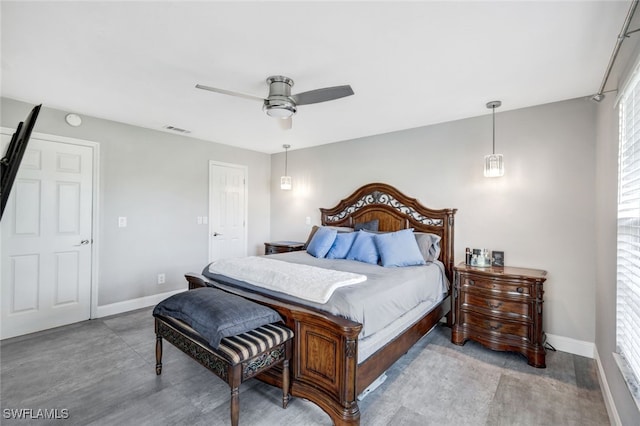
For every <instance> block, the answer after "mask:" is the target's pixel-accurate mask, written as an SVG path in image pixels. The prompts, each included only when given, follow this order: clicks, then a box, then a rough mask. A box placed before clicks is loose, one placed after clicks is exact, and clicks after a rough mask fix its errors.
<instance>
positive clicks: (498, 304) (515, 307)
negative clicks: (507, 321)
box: [460, 292, 534, 321]
mask: <svg viewBox="0 0 640 426" xmlns="http://www.w3.org/2000/svg"><path fill="white" fill-rule="evenodd" d="M460 298H461V302H462V308H463V309H470V310H480V311H482V312H485V313H487V314H497V315H501V316H503V317H512V318H518V319H522V320H525V321H531V320H532V318H533V317H532V314H533V309H534V308H533V304H532V303H528V302H519V301H514V300H506V299H500V298H497V297H490V296H483V295H477V294H473V293H470V292H464V293H462V294H461V295H460Z"/></svg>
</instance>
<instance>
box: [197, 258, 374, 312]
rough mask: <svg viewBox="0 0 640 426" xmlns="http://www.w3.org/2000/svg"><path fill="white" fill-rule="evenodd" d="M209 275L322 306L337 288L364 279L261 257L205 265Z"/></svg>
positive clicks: (350, 274) (340, 272) (360, 281)
mask: <svg viewBox="0 0 640 426" xmlns="http://www.w3.org/2000/svg"><path fill="white" fill-rule="evenodd" d="M209 272H211V273H213V274H221V275H226V276H227V277H230V278H234V279H236V280H240V281H244V282H247V283H249V284H253V285H257V286H260V287H263V288H267V289H269V290H273V291H278V292H282V293H286V294H289V295H291V296H295V297H298V298H300V299H304V300H308V301H311V302H316V303H326V302H327V301H328V300H329V298H330V297H331V295H332V294H333V292H334V290H335V289H337V288H339V287H344V286H347V285H352V284H358V283H362V282H364V281H366V280H367V277H366V275H362V274H355V273H352V272H344V271H336V270H332V269H324V268H318V267H316V266H310V265H302V264H296V263H289V262H283V261H281V260H275V259H270V258H267V257H265V256H250V257H242V258H237V259H221V260H218V261H215V262H213V263H212V264H210V265H209Z"/></svg>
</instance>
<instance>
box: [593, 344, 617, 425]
mask: <svg viewBox="0 0 640 426" xmlns="http://www.w3.org/2000/svg"><path fill="white" fill-rule="evenodd" d="M594 353H595V359H596V365H597V366H598V379H599V380H600V389H602V396H603V398H604V405H605V407H607V414H609V421H610V422H611V424H612V425H615V426H622V421H621V420H620V415H619V414H618V410H617V409H616V403H615V401H614V400H613V395H612V394H611V390H610V389H609V383H608V382H607V376H606V375H605V374H604V368H603V367H602V362H600V355H599V354H598V348H597V347H595V348H594Z"/></svg>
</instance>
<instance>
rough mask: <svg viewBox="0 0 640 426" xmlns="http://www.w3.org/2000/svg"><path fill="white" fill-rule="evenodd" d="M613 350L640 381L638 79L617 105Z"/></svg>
mask: <svg viewBox="0 0 640 426" xmlns="http://www.w3.org/2000/svg"><path fill="white" fill-rule="evenodd" d="M617 257H618V262H617V263H618V269H617V281H618V292H617V346H618V348H617V350H618V353H619V354H620V355H621V356H622V357H623V358H624V360H625V361H626V363H627V364H628V366H629V367H630V369H631V370H632V372H633V374H634V376H635V378H636V379H637V378H638V377H640V78H638V77H636V78H635V79H634V81H632V83H631V84H630V85H629V86H628V87H627V88H626V91H625V93H624V94H623V96H622V99H621V102H620V147H619V158H618V251H617Z"/></svg>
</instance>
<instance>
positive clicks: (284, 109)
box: [262, 97, 297, 118]
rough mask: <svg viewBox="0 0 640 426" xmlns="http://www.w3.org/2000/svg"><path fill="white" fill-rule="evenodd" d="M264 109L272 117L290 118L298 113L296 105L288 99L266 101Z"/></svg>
mask: <svg viewBox="0 0 640 426" xmlns="http://www.w3.org/2000/svg"><path fill="white" fill-rule="evenodd" d="M262 109H263V110H264V111H265V112H266V113H267V115H268V116H270V117H276V118H289V117H291V116H293V115H294V114H295V113H296V112H297V109H296V105H295V104H294V103H293V102H291V101H290V100H289V99H287V98H280V97H278V98H270V99H265V101H264V106H263V107H262Z"/></svg>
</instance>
